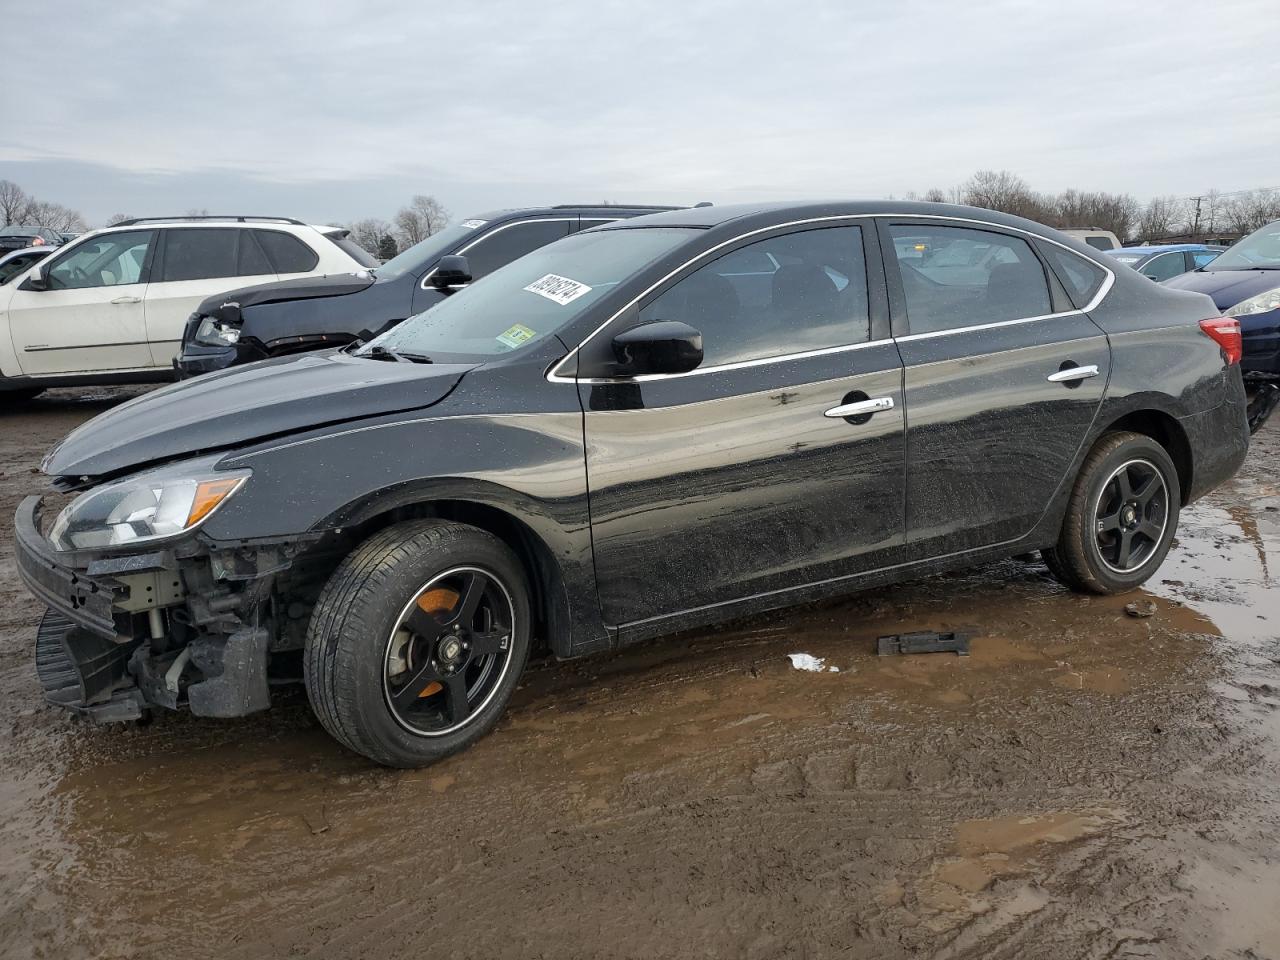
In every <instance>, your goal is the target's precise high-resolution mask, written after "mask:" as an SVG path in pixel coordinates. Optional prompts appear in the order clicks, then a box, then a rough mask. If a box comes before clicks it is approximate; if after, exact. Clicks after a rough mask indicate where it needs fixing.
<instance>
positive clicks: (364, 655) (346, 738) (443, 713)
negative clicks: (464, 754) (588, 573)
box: [304, 520, 531, 767]
mask: <svg viewBox="0 0 1280 960" xmlns="http://www.w3.org/2000/svg"><path fill="white" fill-rule="evenodd" d="M530 638H531V624H530V610H529V591H528V585H527V583H526V580H525V575H524V570H523V569H522V567H521V564H520V561H519V559H518V558H517V557H516V556H515V554H514V553H513V552H512V551H511V549H510V548H509V547H508V546H507V545H506V544H505V543H503V542H502V541H501V540H499V539H498V538H497V537H495V536H493V535H492V534H490V533H488V532H486V531H484V530H480V529H478V528H476V527H471V526H467V525H465V524H460V523H451V522H447V521H442V520H414V521H409V522H406V523H399V524H396V525H394V526H392V527H388V528H387V529H385V530H382V531H381V532H379V533H377V534H375V535H374V536H373V537H371V538H370V539H368V540H367V541H365V542H364V543H363V544H362V545H361V546H360V547H358V548H357V549H356V550H355V551H354V552H353V553H351V555H349V556H348V557H347V558H346V559H344V560H343V561H342V563H341V564H340V565H339V566H338V569H337V570H335V571H334V573H333V575H332V576H331V577H330V578H329V581H328V583H327V584H326V586H325V589H324V592H323V593H322V594H321V598H320V601H319V603H318V604H317V605H316V608H315V610H314V612H313V613H312V616H311V623H310V626H309V628H308V633H307V643H306V649H305V657H304V659H305V666H306V681H307V695H308V697H309V698H310V700H311V705H312V709H313V710H314V711H315V713H316V716H317V717H319V719H320V722H321V723H322V724H323V725H324V727H325V728H326V729H327V730H328V731H329V732H330V733H331V734H332V735H333V736H334V737H335V738H337V739H338V740H339V741H340V742H342V743H343V744H345V745H346V746H348V747H350V748H351V749H352V750H355V751H356V752H358V753H362V754H364V755H365V756H367V757H369V758H370V759H372V760H375V761H377V762H378V763H383V764H386V765H388V766H395V767H418V766H423V765H425V764H427V763H431V762H432V761H434V760H438V759H440V758H441V757H445V756H448V755H449V754H451V753H455V752H457V751H458V750H461V749H463V748H464V747H467V746H469V745H470V744H471V743H473V742H474V741H475V740H477V739H478V738H479V737H481V736H483V735H484V734H485V733H487V732H488V731H489V730H490V729H492V727H493V725H494V724H495V723H496V722H497V720H498V718H499V716H501V714H502V711H503V709H504V708H505V707H506V704H507V701H508V700H509V699H510V697H511V694H512V692H513V691H514V690H515V686H516V683H517V682H518V681H519V678H520V674H521V672H522V671H523V670H524V665H525V661H526V659H527V658H528V653H529V645H530Z"/></svg>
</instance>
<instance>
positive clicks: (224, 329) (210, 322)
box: [196, 317, 240, 347]
mask: <svg viewBox="0 0 1280 960" xmlns="http://www.w3.org/2000/svg"><path fill="white" fill-rule="evenodd" d="M239 340H240V328H239V327H238V326H233V325H232V324H229V323H227V322H226V321H224V320H220V319H218V318H217V317H204V318H203V319H201V321H200V326H198V327H197V328H196V343H202V344H204V345H205V346H209V347H223V346H230V345H231V344H234V343H236V342H238V341H239Z"/></svg>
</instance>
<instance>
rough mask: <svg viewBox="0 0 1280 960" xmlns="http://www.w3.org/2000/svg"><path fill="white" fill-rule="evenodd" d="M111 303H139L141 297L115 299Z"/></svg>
mask: <svg viewBox="0 0 1280 960" xmlns="http://www.w3.org/2000/svg"><path fill="white" fill-rule="evenodd" d="M111 302H112V303H141V302H142V298H141V297H116V298H115V299H114V300H112V301H111Z"/></svg>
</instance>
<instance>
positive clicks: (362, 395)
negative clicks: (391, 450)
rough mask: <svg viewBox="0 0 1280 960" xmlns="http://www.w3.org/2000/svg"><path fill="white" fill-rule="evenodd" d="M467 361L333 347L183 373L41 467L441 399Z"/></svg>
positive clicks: (167, 451) (124, 467)
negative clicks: (189, 376)
mask: <svg viewBox="0 0 1280 960" xmlns="http://www.w3.org/2000/svg"><path fill="white" fill-rule="evenodd" d="M474 366H475V365H474V364H418V363H393V362H388V361H381V360H367V359H364V358H361V357H353V356H350V355H348V354H344V353H338V352H325V353H304V354H297V355H295V356H291V357H280V358H278V359H275V360H264V361H262V362H261V363H252V364H248V365H246V366H243V367H233V368H231V369H229V370H224V371H221V372H220V373H212V374H209V375H207V376H203V377H197V378H195V379H193V380H184V381H183V382H181V383H176V384H173V385H172V386H169V387H164V388H162V389H160V390H156V391H154V392H152V393H148V394H144V395H143V396H141V397H137V398H135V399H133V400H130V401H129V402H127V403H123V404H121V405H120V406H118V407H115V408H113V409H111V410H108V411H107V412H106V413H104V414H102V415H101V416H98V417H95V418H94V419H92V420H90V421H89V422H87V423H85V424H83V425H82V426H80V427H78V428H77V429H76V430H74V431H72V432H71V433H70V434H68V435H67V437H66V438H65V439H64V440H63V441H62V442H61V443H59V444H58V445H57V446H56V447H54V448H53V449H52V450H51V451H50V452H49V454H48V456H47V457H45V460H44V464H43V465H42V468H43V470H44V471H45V473H48V474H51V475H53V476H58V477H68V478H79V477H94V478H99V477H107V476H111V475H115V474H119V473H123V472H126V471H129V470H134V469H137V468H139V467H142V466H144V465H146V464H151V463H158V462H162V461H166V460H173V459H176V458H179V457H184V456H192V455H195V454H197V453H201V452H206V451H214V450H221V449H225V448H228V447H234V446H237V445H240V444H244V443H248V442H250V441H253V440H259V439H262V438H265V437H271V436H279V435H281V434H287V433H295V432H298V431H301V430H310V429H312V428H314V427H320V426H324V425H326V424H331V423H339V422H345V421H350V420H359V419H361V418H364V417H374V416H379V415H381V414H388V413H396V412H399V411H406V410H417V409H421V408H423V407H429V406H431V405H432V404H434V403H437V402H439V401H440V400H443V399H444V398H445V397H446V396H448V395H449V393H450V391H452V390H453V388H454V387H455V386H457V384H458V382H459V381H460V380H461V379H462V377H463V375H464V374H465V373H466V372H467V371H468V370H470V369H472V368H473V367H474Z"/></svg>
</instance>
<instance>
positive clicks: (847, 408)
mask: <svg viewBox="0 0 1280 960" xmlns="http://www.w3.org/2000/svg"><path fill="white" fill-rule="evenodd" d="M892 409H893V397H876V398H874V399H872V400H855V401H854V402H853V403H842V404H840V406H838V407H832V408H831V409H830V410H826V411H823V414H822V415H823V416H824V417H830V418H831V419H832V420H843V419H844V418H845V417H858V416H867V415H869V414H872V413H881V412H882V411H885V410H892Z"/></svg>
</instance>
